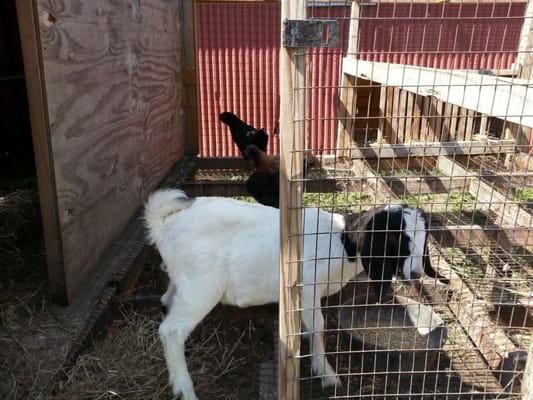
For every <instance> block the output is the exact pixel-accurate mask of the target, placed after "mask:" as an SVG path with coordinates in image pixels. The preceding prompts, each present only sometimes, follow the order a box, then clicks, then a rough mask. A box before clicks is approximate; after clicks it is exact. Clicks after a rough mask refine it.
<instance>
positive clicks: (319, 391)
mask: <svg viewBox="0 0 533 400" xmlns="http://www.w3.org/2000/svg"><path fill="white" fill-rule="evenodd" d="M339 10H342V12H340V13H339ZM307 15H308V18H311V19H319V18H328V17H332V18H333V19H336V20H338V21H339V22H340V27H341V34H340V37H341V45H339V48H337V49H329V48H312V49H307V50H306V52H305V54H306V55H307V57H306V82H305V84H303V85H301V86H297V87H292V91H290V92H291V93H292V94H293V95H294V97H295V98H296V100H295V101H300V102H301V101H304V102H305V123H306V131H305V135H306V137H305V140H304V141H303V143H304V144H303V147H297V146H293V147H292V148H291V149H288V150H286V153H287V154H286V156H287V155H289V156H290V155H291V154H295V153H308V152H312V153H314V154H315V155H316V156H318V157H319V158H320V161H321V164H320V166H319V167H316V166H315V167H310V168H309V169H304V171H303V175H301V174H300V173H295V172H296V171H295V170H292V167H291V164H290V163H289V164H287V163H286V164H284V165H283V166H282V168H281V171H280V179H282V180H284V179H286V180H287V181H288V182H287V183H288V184H289V185H291V184H300V185H301V187H302V188H303V192H302V194H301V199H299V200H301V206H300V205H299V202H296V201H291V199H290V198H289V199H287V198H282V199H280V208H282V209H284V208H285V209H289V210H290V209H294V208H298V209H300V207H301V212H302V221H303V223H302V228H301V232H300V235H301V240H302V252H301V257H302V258H301V260H300V261H301V262H302V267H301V268H302V271H301V272H302V273H301V283H300V285H301V286H300V288H301V312H300V315H301V322H302V324H301V330H302V332H301V335H302V339H303V340H302V341H301V348H300V353H299V354H298V361H299V371H300V374H299V378H298V379H299V397H300V398H302V399H315V398H316V399H318V398H332V399H346V398H361V399H365V398H366V399H422V398H424V399H426V398H428V399H429V398H431V399H503V398H505V399H521V398H522V396H524V398H527V396H530V397H529V398H531V391H532V388H531V387H529V386H528V384H529V382H530V381H532V380H533V376H530V372H527V371H531V369H532V368H533V367H532V366H531V363H532V362H533V360H532V357H533V356H532V355H531V348H532V347H531V346H532V340H531V339H532V334H533V233H531V226H532V225H533V172H532V171H533V158H532V157H531V154H532V150H533V149H532V144H533V141H532V139H531V128H533V87H532V85H531V82H532V80H531V79H532V78H531V76H530V75H529V74H530V71H531V51H532V47H531V42H532V40H533V33H532V32H533V30H532V29H531V19H532V17H533V7H532V5H531V3H529V4H528V3H527V2H515V1H512V2H501V1H494V2H487V1H460V2H458V1H450V2H442V3H435V2H417V1H414V0H413V1H373V2H364V3H363V2H361V3H359V2H307ZM326 34H327V33H326V32H324V35H326ZM339 49H342V51H339ZM302 54H304V53H303V52H301V53H300V56H302ZM320 59H324V60H326V59H327V60H328V61H327V62H316V60H320ZM330 89H331V91H330ZM332 93H334V95H332ZM294 122H300V121H294ZM324 132H328V133H327V135H326V134H325V133H324ZM321 134H322V135H323V136H320V135H321ZM326 137H327V139H325V138H326ZM326 150H327V151H326ZM298 171H299V170H298ZM331 181H333V182H334V185H333V186H331V185H328V186H327V188H328V189H326V184H325V182H331ZM317 182H318V185H319V187H320V185H323V186H322V190H320V189H319V190H314V189H311V187H312V184H317ZM314 207H318V209H319V210H320V211H316V210H314ZM310 216H313V217H312V218H313V219H312V220H311V219H310ZM324 219H325V220H327V221H329V223H328V229H325V228H324V226H325V225H324V224H321V221H322V222H323V221H324ZM339 221H341V222H339ZM282 223H283V221H282ZM295 235H296V233H295ZM339 248H340V249H341V253H339ZM324 271H326V272H324ZM283 284H284V283H283V282H282V285H283ZM310 297H311V298H312V299H310ZM280 311H281V312H282V313H283V312H287V311H288V310H283V309H282V310H280ZM309 338H310V340H305V339H309ZM321 343H324V347H323V348H322V347H321ZM330 367H331V369H330ZM524 371H526V372H524ZM528 374H529V375H528ZM280 379H283V375H280ZM282 398H285V397H282Z"/></svg>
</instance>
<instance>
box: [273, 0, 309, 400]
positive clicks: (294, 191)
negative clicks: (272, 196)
mask: <svg viewBox="0 0 533 400" xmlns="http://www.w3.org/2000/svg"><path fill="white" fill-rule="evenodd" d="M305 18H306V2H305V1H304V0H283V1H282V2H281V20H282V21H285V20H286V19H305ZM282 29H283V27H282ZM281 34H282V35H283V32H282V33H281ZM302 50H303V49H300V48H289V47H284V46H282V47H281V49H280V60H279V68H280V71H279V77H280V119H279V124H280V130H281V132H285V133H290V134H284V135H281V136H280V179H279V181H280V263H279V268H280V287H279V294H280V296H279V337H280V343H279V370H278V399H280V400H282V399H283V400H285V399H287V400H296V399H298V398H299V391H300V390H299V389H300V385H299V376H300V361H299V358H298V357H297V355H298V354H299V353H300V335H299V334H300V331H301V327H300V325H301V322H300V318H301V315H300V312H299V311H298V310H299V309H300V303H301V302H300V296H301V293H300V285H299V284H300V282H301V274H300V269H301V227H302V225H301V222H302V182H301V179H302V178H303V152H302V151H294V150H303V149H304V140H305V132H304V127H305V126H304V121H305V93H304V91H302V90H299V89H301V88H304V87H305V57H303V56H301V55H300V54H301V53H304V54H305V52H304V51H302ZM297 121H298V122H297Z"/></svg>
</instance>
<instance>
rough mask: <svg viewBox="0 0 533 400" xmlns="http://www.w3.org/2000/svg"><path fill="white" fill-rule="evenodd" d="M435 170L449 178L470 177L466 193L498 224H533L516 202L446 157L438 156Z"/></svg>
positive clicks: (530, 216) (531, 216)
mask: <svg viewBox="0 0 533 400" xmlns="http://www.w3.org/2000/svg"><path fill="white" fill-rule="evenodd" d="M437 168H438V169H439V170H441V171H443V172H444V173H445V174H447V175H449V176H463V177H467V176H468V177H470V186H469V188H468V191H469V192H470V194H472V196H474V197H475V198H476V201H477V204H478V207H480V208H487V209H489V210H491V211H493V212H495V213H496V214H497V215H498V221H497V222H498V223H500V224H502V225H503V224H509V225H518V226H523V227H530V226H531V225H532V224H533V215H531V214H530V213H529V212H527V211H526V210H524V209H522V208H521V207H520V205H519V204H517V202H515V201H513V200H511V199H507V198H506V197H505V196H504V195H503V194H501V193H500V192H498V191H497V190H496V189H495V188H494V187H492V186H491V185H490V184H488V183H486V182H485V181H484V180H483V178H479V177H476V174H473V173H471V172H468V171H467V170H466V169H465V168H463V167H462V166H461V165H459V164H458V163H456V162H455V161H452V160H450V159H449V158H448V157H444V156H440V157H438V159H437Z"/></svg>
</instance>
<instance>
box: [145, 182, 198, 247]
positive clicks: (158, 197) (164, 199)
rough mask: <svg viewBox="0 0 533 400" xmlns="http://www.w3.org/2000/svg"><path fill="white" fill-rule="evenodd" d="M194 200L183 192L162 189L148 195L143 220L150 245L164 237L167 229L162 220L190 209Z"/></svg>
mask: <svg viewBox="0 0 533 400" xmlns="http://www.w3.org/2000/svg"><path fill="white" fill-rule="evenodd" d="M193 202H194V199H190V198H189V197H187V195H186V194H185V192H184V191H183V190H179V189H163V190H158V191H156V192H154V193H152V194H151V195H150V197H149V198H148V201H147V202H146V204H145V206H144V220H145V223H146V226H147V227H148V238H149V239H150V243H152V244H155V243H156V242H158V241H159V240H158V239H161V238H164V237H165V236H166V232H167V227H166V226H165V224H164V222H163V221H164V220H165V218H166V217H168V216H169V215H171V214H174V213H176V212H178V211H181V210H184V209H186V208H188V207H190V206H191V205H192V204H193Z"/></svg>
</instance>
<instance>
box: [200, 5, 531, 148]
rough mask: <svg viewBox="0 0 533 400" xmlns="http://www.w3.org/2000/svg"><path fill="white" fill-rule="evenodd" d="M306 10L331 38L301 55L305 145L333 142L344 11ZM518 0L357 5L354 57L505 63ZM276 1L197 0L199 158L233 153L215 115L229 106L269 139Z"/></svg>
mask: <svg viewBox="0 0 533 400" xmlns="http://www.w3.org/2000/svg"><path fill="white" fill-rule="evenodd" d="M347 4H348V6H342V5H341V6H331V5H328V6H314V7H309V9H308V16H309V18H335V19H339V21H340V28H341V43H340V45H339V47H338V48H333V49H327V48H322V49H309V50H308V52H307V71H306V79H307V88H306V118H307V119H308V120H307V125H306V133H307V137H306V139H307V143H306V147H307V148H311V149H314V150H315V152H317V153H324V154H331V153H333V152H334V151H333V149H334V148H335V140H336V131H337V122H336V118H337V109H338V101H339V79H340V67H341V57H342V55H343V53H344V49H345V48H346V47H347V43H346V40H347V33H348V25H349V16H350V7H349V2H348V3H347ZM525 7H526V3H525V2H520V3H497V4H491V3H473V4H462V3H451V4H446V3H440V4H434V3H431V4H428V3H422V4H409V3H407V4H404V3H380V4H379V3H378V4H372V5H369V4H368V3H367V5H363V6H362V8H361V17H360V21H359V57H360V58H363V59H366V60H374V61H384V62H395V63H405V64H413V65H421V66H428V67H438V68H461V69H466V68H468V69H507V68H510V67H511V65H512V63H513V61H514V59H515V56H516V49H517V45H518V40H519V34H520V29H521V26H522V22H523V15H524V11H525ZM280 18H281V16H280V4H279V3H278V2H276V3H220V2H216V3H215V2H214V3H209V2H200V3H197V6H196V20H197V27H196V35H197V37H196V44H197V49H198V50H197V55H198V60H197V65H198V90H199V96H198V98H199V108H198V110H199V130H200V131H199V135H200V155H201V156H203V157H225V156H238V151H237V148H236V146H235V145H234V144H233V143H232V141H231V138H230V136H229V132H228V129H227V128H226V126H225V125H223V124H222V123H221V122H219V121H218V114H219V113H220V112H222V111H232V112H234V113H235V114H237V115H239V116H240V117H241V118H242V119H243V120H245V121H246V122H248V123H249V124H251V125H253V126H255V127H256V128H265V129H266V130H267V132H268V133H269V135H270V141H269V149H268V151H269V153H272V154H276V153H278V146H279V145H278V138H277V136H274V135H272V133H273V132H274V129H275V126H276V123H277V121H278V118H279V115H278V113H279V87H278V60H279V43H280Z"/></svg>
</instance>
